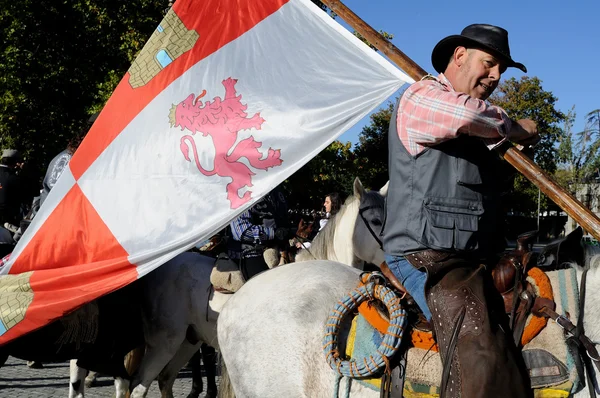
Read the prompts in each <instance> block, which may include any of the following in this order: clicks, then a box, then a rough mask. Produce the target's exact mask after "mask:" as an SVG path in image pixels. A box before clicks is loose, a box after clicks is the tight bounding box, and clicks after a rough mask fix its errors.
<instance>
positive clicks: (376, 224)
mask: <svg viewBox="0 0 600 398" xmlns="http://www.w3.org/2000/svg"><path fill="white" fill-rule="evenodd" d="M371 222H372V223H373V225H375V226H376V227H379V226H380V225H381V220H379V219H377V218H376V219H374V220H373V221H371Z"/></svg>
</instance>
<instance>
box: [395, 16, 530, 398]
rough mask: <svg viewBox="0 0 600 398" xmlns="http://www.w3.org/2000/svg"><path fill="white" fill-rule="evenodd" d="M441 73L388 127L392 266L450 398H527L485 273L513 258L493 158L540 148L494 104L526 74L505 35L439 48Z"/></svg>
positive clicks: (470, 30) (407, 97) (468, 35)
mask: <svg viewBox="0 0 600 398" xmlns="http://www.w3.org/2000/svg"><path fill="white" fill-rule="evenodd" d="M432 62H433V66H434V68H435V69H436V70H437V71H438V72H439V73H440V75H439V76H437V77H433V76H427V77H426V78H424V79H423V80H421V81H419V82H416V83H415V84H413V85H412V86H410V87H409V88H408V89H407V90H406V92H405V93H404V94H403V96H402V98H401V99H400V100H399V103H398V105H397V106H396V110H395V111H394V114H393V117H392V120H391V121H390V132H389V151H390V153H389V170H390V171H389V173H390V185H389V191H388V196H387V203H386V223H385V227H384V231H383V244H384V249H385V252H386V260H387V263H388V265H389V268H390V269H391V270H392V272H393V273H394V274H395V276H396V277H397V278H398V279H399V280H400V282H402V283H403V285H404V287H405V288H406V289H407V290H408V291H409V293H410V294H411V295H412V296H413V298H414V299H415V301H416V303H417V304H418V305H419V307H420V308H421V310H422V311H423V314H424V315H425V317H426V318H427V319H428V320H430V323H431V326H432V328H433V331H434V333H435V337H436V341H437V344H438V346H439V347H440V354H441V358H442V363H443V365H444V373H443V377H442V385H441V393H442V396H445V397H525V396H529V395H530V394H531V391H530V390H529V388H528V384H529V383H528V381H527V377H526V376H525V375H524V372H523V366H522V360H520V359H519V358H520V355H519V353H518V352H517V351H516V348H515V346H514V343H513V342H512V340H511V339H510V336H509V333H510V331H508V330H507V328H506V327H505V325H504V323H505V317H504V315H502V314H500V312H502V313H503V308H498V309H499V311H498V312H495V308H497V307H496V299H497V298H498V297H497V296H496V295H497V292H495V291H493V287H491V288H489V287H488V286H489V285H490V283H489V282H490V275H489V271H486V266H485V265H483V264H486V261H487V260H488V259H489V258H490V257H491V256H493V255H494V254H496V253H498V252H499V251H501V250H502V249H503V246H504V239H503V237H502V236H499V234H498V233H497V231H498V225H497V224H496V221H497V220H498V215H499V213H500V196H501V192H502V186H503V185H504V184H503V183H505V182H506V180H507V173H506V170H505V169H506V166H505V165H504V164H502V163H501V160H500V158H499V157H498V155H497V154H496V153H495V152H493V151H490V150H491V149H493V148H494V147H496V146H498V145H499V144H500V143H501V142H503V141H504V140H507V139H508V140H511V141H514V142H519V143H522V144H533V143H535V142H537V141H538V139H539V138H538V135H537V129H536V124H535V123H534V122H533V121H531V120H517V121H515V120H511V119H510V118H509V117H508V115H507V114H506V112H505V111H504V110H503V109H501V108H499V107H496V106H492V105H490V104H489V103H487V102H485V100H486V99H487V98H488V97H489V96H490V95H491V94H492V92H493V91H494V89H496V87H497V86H498V82H499V81H500V76H501V75H502V73H503V72H504V71H505V70H506V69H507V68H508V67H515V68H518V69H521V70H522V71H524V72H526V68H525V66H524V65H523V64H520V63H517V62H515V61H513V59H512V58H511V56H510V50H509V46H508V33H507V31H506V30H504V29H502V28H499V27H496V26H492V25H481V24H477V25H470V26H468V27H466V28H465V29H464V30H463V31H462V33H461V34H460V35H455V36H450V37H447V38H445V39H443V40H442V41H440V42H439V43H438V44H437V45H436V47H435V48H434V50H433V53H432ZM500 303H501V301H500Z"/></svg>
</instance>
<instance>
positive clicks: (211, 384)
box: [199, 344, 217, 398]
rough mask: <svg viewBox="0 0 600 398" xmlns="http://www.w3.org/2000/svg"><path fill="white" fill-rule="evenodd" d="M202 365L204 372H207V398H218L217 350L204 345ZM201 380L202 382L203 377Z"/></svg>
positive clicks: (202, 347)
mask: <svg viewBox="0 0 600 398" xmlns="http://www.w3.org/2000/svg"><path fill="white" fill-rule="evenodd" d="M200 349H201V351H202V363H203V364H204V371H205V372H206V384H207V386H206V397H207V398H216V397H217V382H216V377H217V365H216V362H217V361H216V357H217V353H216V351H215V349H214V348H213V347H211V346H209V345H208V344H202V346H201V348H200ZM199 376H200V380H202V375H199ZM200 391H202V390H200Z"/></svg>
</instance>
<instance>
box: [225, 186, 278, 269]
mask: <svg viewBox="0 0 600 398" xmlns="http://www.w3.org/2000/svg"><path fill="white" fill-rule="evenodd" d="M287 213H288V211H287V202H286V201H285V197H284V196H283V193H282V192H281V191H280V190H278V189H277V188H276V189H274V190H272V191H271V192H269V193H268V194H267V195H266V196H265V197H263V198H262V199H261V200H259V201H258V202H256V203H255V204H254V206H252V207H251V208H250V209H249V210H246V211H244V212H243V213H241V214H240V215H239V216H238V217H237V218H235V219H234V220H233V221H232V222H231V223H230V229H231V237H232V238H233V239H229V240H228V254H229V258H231V259H232V260H235V261H240V269H241V271H242V275H243V276H244V279H246V280H248V279H250V278H251V277H253V276H254V275H256V274H258V273H259V272H262V271H265V270H267V269H269V267H268V266H267V263H266V262H265V259H264V257H263V254H264V251H265V248H267V247H273V246H277V242H278V241H279V242H282V241H285V240H286V239H287V237H288V235H289V225H288V224H289V222H288V221H287V218H288V214H287Z"/></svg>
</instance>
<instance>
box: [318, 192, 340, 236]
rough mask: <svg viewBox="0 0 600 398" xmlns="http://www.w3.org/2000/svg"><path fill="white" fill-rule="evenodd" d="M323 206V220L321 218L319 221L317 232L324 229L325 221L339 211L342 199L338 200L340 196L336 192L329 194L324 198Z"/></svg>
mask: <svg viewBox="0 0 600 398" xmlns="http://www.w3.org/2000/svg"><path fill="white" fill-rule="evenodd" d="M323 206H324V207H325V218H322V219H321V220H320V221H319V231H320V230H322V229H323V228H325V225H327V221H329V219H330V218H331V217H333V216H335V215H336V214H337V212H338V211H340V208H341V207H342V199H341V198H340V194H339V193H337V192H332V193H329V194H327V195H326V196H325V202H323Z"/></svg>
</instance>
